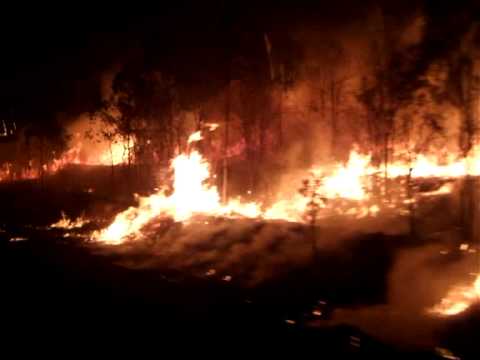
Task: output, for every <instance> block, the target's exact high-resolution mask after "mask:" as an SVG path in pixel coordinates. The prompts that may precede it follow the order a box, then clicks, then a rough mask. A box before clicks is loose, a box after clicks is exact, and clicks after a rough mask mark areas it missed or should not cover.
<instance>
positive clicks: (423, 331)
mask: <svg viewBox="0 0 480 360" xmlns="http://www.w3.org/2000/svg"><path fill="white" fill-rule="evenodd" d="M476 261H477V259H476V258H475V256H474V255H471V256H468V255H465V254H460V252H455V251H454V252H452V253H448V254H446V252H445V247H444V246H442V245H438V244H436V245H426V246H423V247H419V248H414V249H407V250H401V251H399V252H398V254H397V255H396V259H395V262H394V264H393V267H392V269H391V271H390V274H389V276H388V297H387V301H386V303H385V304H381V305H374V306H368V307H363V308H362V307H361V308H355V309H338V310H336V311H335V312H334V313H333V318H332V320H331V321H328V322H327V323H325V324H323V325H334V324H349V325H352V326H355V327H358V328H360V329H362V330H363V331H364V332H366V333H368V334H370V335H372V336H375V337H377V338H379V339H381V340H383V341H386V342H388V343H396V344H401V345H403V346H421V347H429V346H434V345H435V344H437V343H438V340H439V337H440V335H441V332H442V331H443V330H444V328H445V321H444V320H445V319H442V318H440V317H435V316H434V315H432V314H429V313H428V309H430V308H432V307H433V306H434V305H436V304H438V303H440V300H441V299H442V298H443V297H444V296H446V294H447V292H448V291H449V290H450V289H452V288H453V287H455V286H458V285H459V284H465V285H468V284H470V283H471V282H472V281H473V279H474V278H473V277H472V276H471V273H472V272H473V271H478V264H477V263H476Z"/></svg>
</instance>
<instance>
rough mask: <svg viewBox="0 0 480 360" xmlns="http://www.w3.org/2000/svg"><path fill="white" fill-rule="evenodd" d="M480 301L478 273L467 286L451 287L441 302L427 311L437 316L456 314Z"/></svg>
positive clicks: (479, 277)
mask: <svg viewBox="0 0 480 360" xmlns="http://www.w3.org/2000/svg"><path fill="white" fill-rule="evenodd" d="M479 301H480V275H478V276H477V279H476V280H475V282H474V283H473V284H471V285H469V286H456V287H454V288H453V289H451V290H450V291H449V292H448V294H447V296H445V297H444V298H443V299H442V300H441V302H440V303H439V304H437V305H435V306H434V307H433V308H431V309H429V312H430V313H432V314H435V315H439V316H451V315H457V314H460V313H462V312H464V311H465V310H467V309H468V308H469V307H470V306H472V305H473V304H474V303H475V302H479Z"/></svg>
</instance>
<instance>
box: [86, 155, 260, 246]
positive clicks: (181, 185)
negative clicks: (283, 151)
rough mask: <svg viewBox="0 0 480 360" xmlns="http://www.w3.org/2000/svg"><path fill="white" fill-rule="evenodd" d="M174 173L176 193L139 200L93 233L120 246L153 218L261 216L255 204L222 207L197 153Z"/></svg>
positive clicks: (175, 164) (183, 158)
mask: <svg viewBox="0 0 480 360" xmlns="http://www.w3.org/2000/svg"><path fill="white" fill-rule="evenodd" d="M171 166H172V168H173V171H174V181H173V189H174V191H173V193H172V194H171V195H170V196H166V195H165V194H164V191H159V192H157V193H155V194H153V195H151V196H148V197H140V198H139V206H138V207H130V208H129V209H127V210H126V211H124V212H121V213H120V214H118V215H117V216H116V217H115V220H114V221H113V223H112V224H111V225H110V226H109V227H107V228H106V229H105V230H102V231H100V232H96V233H94V239H96V240H98V241H101V242H106V243H109V244H119V243H122V242H124V241H125V240H127V239H129V238H131V237H135V236H136V235H138V234H139V232H140V230H141V229H142V228H143V227H144V226H145V225H146V224H147V223H148V222H150V221H151V220H152V219H154V218H156V217H158V216H168V217H171V218H173V219H174V220H175V221H188V220H189V219H191V218H192V217H193V216H195V215H199V214H204V215H211V216H231V215H232V214H238V215H241V216H244V217H252V218H254V217H258V216H260V215H261V211H260V207H259V205H258V204H256V203H242V202H241V201H239V200H232V201H230V202H229V203H227V204H226V205H222V204H221V201H220V196H219V194H218V190H217V188H216V186H212V185H210V184H208V180H209V179H210V169H209V164H208V162H206V161H205V159H204V158H203V157H202V156H201V155H200V153H199V152H198V151H192V152H191V153H190V154H188V155H187V154H181V155H179V156H177V157H176V158H175V159H174V160H173V161H172V164H171Z"/></svg>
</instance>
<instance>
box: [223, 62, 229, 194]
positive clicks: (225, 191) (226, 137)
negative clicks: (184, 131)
mask: <svg viewBox="0 0 480 360" xmlns="http://www.w3.org/2000/svg"><path fill="white" fill-rule="evenodd" d="M230 78H231V76H230V71H229V73H228V83H227V93H226V97H225V131H224V134H223V181H222V200H223V202H224V203H226V202H227V201H228V145H229V142H230V140H229V135H230V134H229V127H230V101H231V99H230V95H231V94H230Z"/></svg>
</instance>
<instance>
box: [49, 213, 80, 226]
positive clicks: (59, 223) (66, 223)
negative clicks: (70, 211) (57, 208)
mask: <svg viewBox="0 0 480 360" xmlns="http://www.w3.org/2000/svg"><path fill="white" fill-rule="evenodd" d="M86 223H87V221H86V220H85V219H84V218H83V216H80V217H78V218H76V219H74V220H72V219H70V218H68V217H67V215H65V213H64V212H63V211H62V218H61V219H60V220H58V221H57V222H56V223H53V224H52V225H50V228H53V229H67V230H71V229H79V228H81V227H83V226H84V225H85V224H86Z"/></svg>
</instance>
